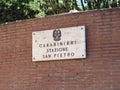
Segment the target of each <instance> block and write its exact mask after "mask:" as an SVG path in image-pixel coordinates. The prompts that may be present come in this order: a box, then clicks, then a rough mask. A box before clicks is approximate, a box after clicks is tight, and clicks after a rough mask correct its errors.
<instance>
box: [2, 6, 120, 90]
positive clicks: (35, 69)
mask: <svg viewBox="0 0 120 90" xmlns="http://www.w3.org/2000/svg"><path fill="white" fill-rule="evenodd" d="M80 25H85V26H86V28H87V30H86V38H87V58H86V59H77V60H57V61H46V62H32V32H33V31H41V30H47V29H54V28H64V27H72V26H80ZM0 90H120V8H113V9H105V10H96V11H88V12H80V13H74V14H63V15H62V14H61V15H54V16H47V17H45V18H36V19H29V20H23V21H17V22H11V23H8V24H2V25H0Z"/></svg>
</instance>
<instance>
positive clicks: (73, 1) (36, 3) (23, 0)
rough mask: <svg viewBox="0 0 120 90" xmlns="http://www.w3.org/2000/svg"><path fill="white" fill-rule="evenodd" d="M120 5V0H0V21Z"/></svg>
mask: <svg viewBox="0 0 120 90" xmlns="http://www.w3.org/2000/svg"><path fill="white" fill-rule="evenodd" d="M119 6H120V0H0V23H4V22H9V21H15V20H22V19H28V18H35V17H41V16H46V15H52V14H59V13H64V12H69V11H70V10H73V9H76V10H78V11H82V10H83V11H84V10H92V9H101V8H113V7H119Z"/></svg>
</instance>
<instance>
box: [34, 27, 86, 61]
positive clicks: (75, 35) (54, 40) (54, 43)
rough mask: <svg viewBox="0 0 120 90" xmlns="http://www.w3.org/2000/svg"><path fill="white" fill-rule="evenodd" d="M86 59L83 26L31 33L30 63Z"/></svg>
mask: <svg viewBox="0 0 120 90" xmlns="http://www.w3.org/2000/svg"><path fill="white" fill-rule="evenodd" d="M79 58H86V39H85V26H76V27H68V28H59V29H52V30H45V31H37V32H33V33H32V61H47V60H66V59H79Z"/></svg>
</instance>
